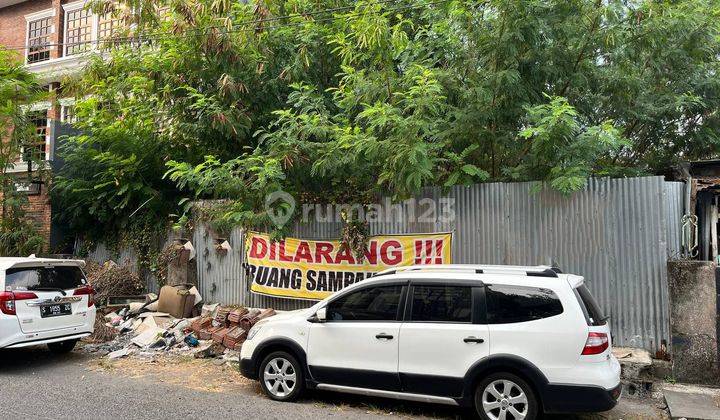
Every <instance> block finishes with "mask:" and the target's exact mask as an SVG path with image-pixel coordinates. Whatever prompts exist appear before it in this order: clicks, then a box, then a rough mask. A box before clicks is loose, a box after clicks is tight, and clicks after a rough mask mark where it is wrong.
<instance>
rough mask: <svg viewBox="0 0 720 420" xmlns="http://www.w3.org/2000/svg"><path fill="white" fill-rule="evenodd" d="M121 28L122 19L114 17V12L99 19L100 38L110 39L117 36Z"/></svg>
mask: <svg viewBox="0 0 720 420" xmlns="http://www.w3.org/2000/svg"><path fill="white" fill-rule="evenodd" d="M119 28H120V19H119V18H114V17H113V16H112V13H107V14H105V15H104V16H100V18H99V20H98V39H102V40H104V39H109V38H112V37H113V36H115V34H116V33H117V32H118V29H119Z"/></svg>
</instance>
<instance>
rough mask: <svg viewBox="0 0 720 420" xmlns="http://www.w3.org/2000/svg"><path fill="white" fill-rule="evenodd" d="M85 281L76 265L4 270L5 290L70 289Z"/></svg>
mask: <svg viewBox="0 0 720 420" xmlns="http://www.w3.org/2000/svg"><path fill="white" fill-rule="evenodd" d="M85 283H86V282H85V275H84V274H83V272H82V270H81V269H80V267H77V266H57V267H22V268H10V269H8V270H6V271H5V290H9V291H13V290H37V291H53V290H58V291H59V290H70V289H76V288H78V287H80V286H82V285H84V284H85Z"/></svg>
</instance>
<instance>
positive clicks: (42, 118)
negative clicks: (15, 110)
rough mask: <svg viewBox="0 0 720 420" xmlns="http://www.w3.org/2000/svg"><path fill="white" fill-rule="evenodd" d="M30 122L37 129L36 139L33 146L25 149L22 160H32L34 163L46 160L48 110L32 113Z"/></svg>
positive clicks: (30, 145)
mask: <svg viewBox="0 0 720 420" xmlns="http://www.w3.org/2000/svg"><path fill="white" fill-rule="evenodd" d="M30 122H31V124H32V125H33V126H34V127H35V135H36V136H37V137H36V139H35V140H34V141H33V142H32V144H29V145H27V146H26V147H24V148H23V157H22V160H23V161H25V162H27V161H28V160H30V159H32V160H33V161H37V160H45V156H46V152H47V143H48V133H49V131H50V130H49V129H48V117H47V110H43V111H33V112H31V113H30Z"/></svg>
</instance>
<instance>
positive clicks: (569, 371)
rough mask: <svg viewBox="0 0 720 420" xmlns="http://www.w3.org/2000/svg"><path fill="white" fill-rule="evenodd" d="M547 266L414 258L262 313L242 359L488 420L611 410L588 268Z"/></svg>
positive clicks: (300, 378) (331, 386)
mask: <svg viewBox="0 0 720 420" xmlns="http://www.w3.org/2000/svg"><path fill="white" fill-rule="evenodd" d="M558 271H559V270H554V269H551V268H550V267H543V266H541V267H518V266H467V265H443V266H412V267H402V268H398V269H393V270H388V271H385V272H383V273H380V274H379V275H377V276H375V277H373V278H370V279H367V280H365V281H362V282H360V283H356V284H354V285H352V286H350V287H348V288H346V289H344V290H342V291H341V292H338V293H337V294H335V295H333V296H331V297H329V298H327V299H325V300H323V301H321V302H319V303H317V304H316V305H314V306H313V307H312V308H309V309H305V310H299V311H293V312H288V313H285V314H280V315H277V316H275V317H272V318H268V319H265V320H263V321H260V322H258V324H257V325H256V326H255V327H253V328H252V329H251V330H250V331H249V333H248V337H247V341H246V342H245V343H244V344H243V347H242V350H241V355H240V369H241V371H242V373H243V375H244V376H246V377H248V378H251V379H256V380H259V381H260V384H261V386H262V388H263V390H264V391H265V393H266V394H267V395H268V396H269V397H270V398H272V399H274V400H279V401H291V400H294V399H296V398H297V397H298V396H299V395H300V393H301V392H302V391H303V389H305V388H315V389H321V390H329V391H339V392H347V393H353V394H362V395H371V396H379V397H388V398H396V399H403V400H411V401H422V402H430V403H440V404H450V405H458V406H463V407H472V408H474V411H475V412H476V413H477V415H478V416H479V417H481V418H485V419H493V420H494V419H533V418H535V417H536V416H537V415H539V414H540V413H541V412H546V413H568V412H598V411H606V410H609V409H611V408H612V407H614V406H615V404H616V403H617V400H618V398H619V397H620V393H621V385H620V365H619V363H618V361H617V359H615V357H614V356H613V355H612V353H611V346H610V329H609V327H608V324H607V320H606V319H605V318H604V317H603V315H602V314H601V312H600V310H599V308H598V306H597V304H596V303H595V301H594V300H593V298H592V296H591V295H590V293H589V292H588V289H587V288H586V287H585V286H584V285H583V278H582V277H580V276H576V275H571V274H562V273H559V272H558Z"/></svg>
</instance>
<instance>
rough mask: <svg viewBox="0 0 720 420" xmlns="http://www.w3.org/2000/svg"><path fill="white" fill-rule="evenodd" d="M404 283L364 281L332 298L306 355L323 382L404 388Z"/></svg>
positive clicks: (314, 327) (315, 376) (315, 326)
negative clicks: (367, 283) (400, 367)
mask: <svg viewBox="0 0 720 420" xmlns="http://www.w3.org/2000/svg"><path fill="white" fill-rule="evenodd" d="M406 289H407V287H406V286H405V285H404V284H390V285H388V284H383V285H377V286H368V287H363V288H361V289H359V290H354V291H352V292H348V293H346V294H343V295H341V296H339V297H338V298H337V299H333V300H331V301H330V302H329V303H328V305H327V306H326V308H327V316H326V318H327V320H326V322H323V323H315V324H313V325H312V327H311V328H310V333H309V338H308V354H307V360H308V365H309V368H310V372H311V374H312V376H313V379H315V380H316V381H318V382H320V383H325V384H334V385H343V386H352V387H358V388H371V389H383V390H395V391H397V390H399V389H400V380H399V378H398V371H397V368H398V338H399V337H398V335H399V333H400V324H401V322H400V320H401V319H402V318H401V317H402V307H403V306H404V305H402V304H401V301H402V300H403V294H404V293H405V291H406Z"/></svg>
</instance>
